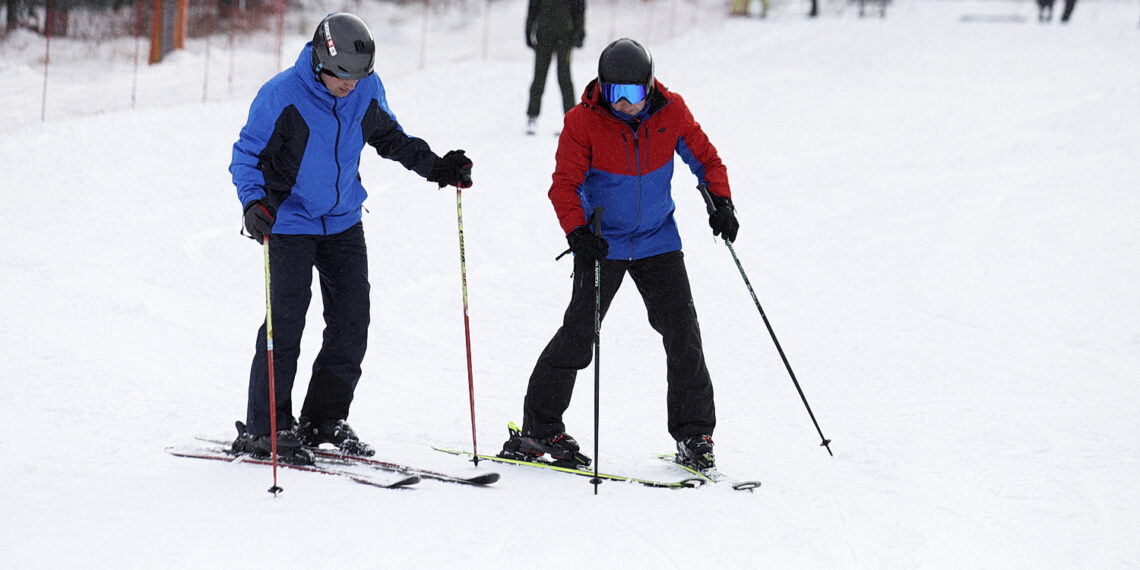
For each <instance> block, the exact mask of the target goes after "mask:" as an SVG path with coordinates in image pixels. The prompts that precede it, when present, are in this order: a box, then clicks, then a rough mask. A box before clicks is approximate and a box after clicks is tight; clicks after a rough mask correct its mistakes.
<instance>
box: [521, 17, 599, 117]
mask: <svg viewBox="0 0 1140 570" xmlns="http://www.w3.org/2000/svg"><path fill="white" fill-rule="evenodd" d="M585 38H586V0H530V5H529V6H528V7H527V11H526V45H527V47H529V48H531V49H533V50H534V80H533V81H532V82H531V84H530V103H529V104H528V105H527V108H526V116H527V134H534V127H535V122H536V120H537V119H538V113H539V111H540V110H541V109H542V92H543V91H544V90H545V89H546V75H547V72H548V71H549V70H550V58H552V57H554V58H557V60H558V86H559V87H560V88H561V89H562V112H563V113H565V112H566V111H569V110H570V108H571V107H573V106H574V103H575V101H574V85H573V82H572V80H571V77H570V53H571V50H572V49H573V48H575V47H582V42H583V40H585Z"/></svg>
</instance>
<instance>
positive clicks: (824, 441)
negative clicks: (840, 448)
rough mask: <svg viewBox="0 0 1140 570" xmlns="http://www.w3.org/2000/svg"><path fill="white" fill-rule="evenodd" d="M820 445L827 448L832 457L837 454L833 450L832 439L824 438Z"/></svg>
mask: <svg viewBox="0 0 1140 570" xmlns="http://www.w3.org/2000/svg"><path fill="white" fill-rule="evenodd" d="M819 446H820V447H824V448H827V454H828V455H830V456H832V457H835V454H834V453H832V452H831V440H830V439H825V440H823V443H821V444H819Z"/></svg>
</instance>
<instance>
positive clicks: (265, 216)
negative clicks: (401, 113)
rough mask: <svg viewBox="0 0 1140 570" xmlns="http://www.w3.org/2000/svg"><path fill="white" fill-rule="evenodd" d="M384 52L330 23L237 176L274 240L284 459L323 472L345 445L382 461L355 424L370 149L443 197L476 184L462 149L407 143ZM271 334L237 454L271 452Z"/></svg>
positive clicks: (337, 20)
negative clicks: (379, 70)
mask: <svg viewBox="0 0 1140 570" xmlns="http://www.w3.org/2000/svg"><path fill="white" fill-rule="evenodd" d="M375 50H376V44H375V41H374V40H373V37H372V32H371V31H369V29H368V26H367V25H365V23H364V22H363V21H361V20H360V18H357V17H356V16H353V15H352V14H346V13H333V14H329V15H328V16H326V17H325V18H324V19H323V20H322V21H321V22H320V24H319V25H318V26H317V30H316V32H315V33H314V35H313V41H312V42H311V43H309V44H306V45H305V47H304V48H303V49H302V50H301V53H300V56H299V57H298V58H297V61H296V63H295V64H294V65H293V67H291V68H289V69H286V70H285V71H282V72H281V73H279V74H277V76H275V77H273V78H272V79H270V80H269V81H268V82H267V83H266V84H265V85H264V86H262V88H261V90H260V91H259V92H258V93H257V96H256V97H255V98H254V100H253V103H252V104H251V106H250V110H249V118H248V120H247V122H246V124H245V126H244V127H243V128H242V130H241V134H240V135H239V138H238V140H237V142H236V143H234V146H233V159H232V162H231V164H230V172H231V173H232V175H233V182H234V185H235V186H236V187H237V195H238V199H239V200H241V203H242V207H243V208H244V210H243V211H244V229H245V231H246V232H247V233H248V235H249V237H252V238H253V239H255V240H257V241H259V242H263V240H264V239H267V238H269V236H270V235H272V239H269V246H268V247H269V266H270V267H269V272H270V275H271V279H270V282H271V285H272V288H271V294H270V295H271V302H270V307H271V310H272V318H273V329H274V333H275V334H274V345H275V346H274V347H273V348H274V350H273V353H274V364H275V378H274V379H275V387H276V403H277V406H276V407H277V410H276V417H277V429H278V432H277V451H278V454H279V455H280V456H281V457H282V458H283V459H285V460H287V461H291V462H295V463H311V462H312V458H313V456H312V453H311V452H310V451H308V450H307V449H305V447H306V446H308V447H316V446H318V445H320V444H322V443H332V444H334V445H336V446H337V447H339V448H340V449H341V450H342V451H344V452H346V453H352V454H357V455H372V454H373V453H374V451H373V449H372V447H371V446H369V445H368V444H366V443H363V442H361V441H360V439H359V437H357V435H356V434H355V432H354V431H353V430H352V428H351V427H349V425H348V423H347V422H346V420H347V418H348V411H349V406H350V404H351V403H352V398H353V393H354V392H355V389H356V384H357V381H358V380H359V379H360V375H361V370H360V364H361V362H362V361H363V359H364V353H365V349H366V345H367V338H368V324H369V284H368V258H367V251H366V246H365V240H364V226H363V224H362V222H361V208H362V204H363V202H364V199H365V198H366V197H367V193H366V192H365V190H364V186H363V185H362V184H361V181H360V175H359V173H358V171H357V170H358V167H359V164H360V155H361V152H362V151H363V149H364V145H365V144H368V145H371V146H372V147H374V148H375V149H376V151H377V153H378V154H379V155H380V156H382V157H384V158H387V159H391V160H395V161H397V162H399V163H400V164H402V165H403V166H404V167H405V168H407V169H409V170H412V171H414V172H415V173H416V174H419V175H420V176H423V177H424V178H426V179H427V180H428V181H430V182H435V183H438V184H439V186H440V187H442V186H445V185H454V186H457V187H460V188H467V187H470V186H471V160H470V159H468V158H467V156H466V154H465V153H464V151H462V150H454V151H451V152H448V153H447V154H445V155H444V156H443V157H439V156H437V155H436V154H435V153H434V152H432V150H431V148H430V147H429V146H428V144H427V143H426V142H424V141H423V140H421V139H418V138H416V137H413V136H410V135H408V134H407V133H405V132H404V129H403V127H401V126H400V123H399V122H397V120H396V116H395V115H394V114H393V113H392V110H391V109H390V108H389V107H388V101H387V97H386V95H385V91H384V85H383V84H382V83H381V81H380V78H379V77H377V75H376V74H375V73H373V71H372V68H373V61H374V59H375ZM314 267H315V268H316V270H317V273H318V275H319V277H320V284H321V298H322V302H323V304H324V320H325V329H324V340H323V344H322V346H321V349H320V352H319V353H318V354H317V356H316V359H315V360H314V362H313V374H312V378H311V380H310V381H309V386H308V392H307V395H306V397H305V401H304V405H303V406H302V408H301V415H300V418H299V422H298V421H295V420H294V418H293V415H292V411H293V409H292V397H291V393H292V387H293V380H294V377H295V375H296V372H297V358H298V356H299V354H300V348H301V333H302V331H303V329H304V327H305V314H306V312H307V311H308V308H309V301H310V299H311V297H312V294H311V288H312V275H313V268H314ZM266 348H267V347H266V325H265V324H264V323H263V324H262V326H261V329H260V330H259V331H258V333H257V344H256V350H255V355H254V359H253V365H252V367H251V370H250V376H249V399H248V403H247V410H246V422H245V424H244V425H242V424H241V423H240V422H239V425H238V437H237V439H236V440H235V441H234V445H233V448H234V451H237V452H246V453H251V454H254V455H266V454H268V453H269V452H270V449H271V438H270V435H269V434H270V409H269V382H268V370H267V368H268V367H267V359H266Z"/></svg>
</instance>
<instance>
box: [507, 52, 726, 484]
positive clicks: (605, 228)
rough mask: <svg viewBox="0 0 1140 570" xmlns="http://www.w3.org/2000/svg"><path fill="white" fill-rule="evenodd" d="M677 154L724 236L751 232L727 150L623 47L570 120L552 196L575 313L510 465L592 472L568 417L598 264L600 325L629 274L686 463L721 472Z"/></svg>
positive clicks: (530, 388)
mask: <svg viewBox="0 0 1140 570" xmlns="http://www.w3.org/2000/svg"><path fill="white" fill-rule="evenodd" d="M674 153H676V154H679V155H680V156H681V158H682V159H683V160H684V161H685V163H686V164H687V165H688V166H689V169H690V170H691V171H692V172H693V174H694V175H696V178H697V181H698V183H699V184H703V185H706V186H707V188H708V190H709V192H710V194H711V197H712V200H713V203H714V204H715V205H716V211H715V212H714V213H713V214H712V215H711V216H710V218H709V225H710V226H711V227H712V229H713V234H714V235H720V236H723V238H724V239H725V240H726V241H729V242H732V241H734V240H735V239H736V234H737V231H738V230H739V228H740V225H739V223H737V221H736V214H735V209H734V208H733V204H732V198H731V192H730V190H729V185H728V171H727V170H726V169H725V166H724V164H723V163H722V162H721V160H720V156H719V155H718V153H717V151H716V148H715V147H713V145H712V143H711V142H709V139H708V137H707V136H706V135H705V133H704V130H703V129H701V126H700V125H699V124H698V123H697V122H696V120H695V119H694V118H693V115H692V113H690V112H689V108H688V106H687V105H685V101H684V100H683V99H682V98H681V96H680V95H678V94H677V93H674V92H672V91H670V90H668V89H667V88H666V87H665V86H664V85H662V84H661V82H659V81H657V79H656V78H654V76H653V58H652V57H651V56H650V54H649V51H648V50H646V49H645V47H644V46H642V45H641V44H639V43H638V42H636V41H634V40H631V39H628V38H622V39H620V40H617V41H615V42H613V43H611V44H610V45H609V47H607V48H606V49H605V50H603V51H602V54H601V57H600V58H599V62H598V78H597V79H596V80H594V81H592V82H590V84H589V85H587V86H586V91H585V93H584V94H583V95H582V104H581V105H578V106H576V107H574V108H573V109H571V110H570V112H569V113H567V114H566V120H565V127H564V128H563V130H562V134H561V136H560V138H559V139H558V150H557V151H556V154H555V163H556V164H555V168H554V175H553V183H552V184H551V186H550V191H549V193H548V195H549V197H550V201H551V202H552V203H553V205H554V210H555V213H556V214H557V216H558V221H559V224H560V225H561V226H562V230H563V231H564V232H565V233H566V240H567V242H568V243H569V244H570V249H571V250H572V251H573V252H574V280H573V281H574V283H573V292H572V294H571V297H570V305H569V307H567V309H566V313H565V316H564V317H563V321H562V327H561V328H559V329H558V332H557V333H555V335H554V337H553V338H552V339H551V340H550V342H549V343H548V344H547V345H546V348H545V349H544V350H543V351H542V354H541V355H540V356H539V357H538V362H537V363H535V366H534V370H533V372H531V375H530V380H529V383H528V385H527V393H526V398H525V399H524V401H523V425H522V428H521V429H518V428H517V427H516V426H514V425H513V424H512V425H511V426H510V428H509V429H510V438H509V439H508V440H507V442H506V443H505V444H504V445H503V451H502V452H501V453H500V456H502V457H507V458H513V459H523V460H535V459H537V458H539V457H541V456H543V455H545V454H549V455H550V456H551V458H552V459H553V460H554V461H555V462H556V463H560V464H564V465H573V466H585V465H588V464H589V463H590V458H589V457H586V456H585V455H583V454H582V453H581V451H580V449H579V446H578V443H577V441H576V440H575V439H574V438H573V437H571V436H570V435H568V434H567V433H566V425H565V424H564V423H563V421H562V414H563V412H565V411H566V409H567V408H568V407H569V405H570V398H571V396H572V394H573V390H574V380H575V377H576V375H577V372H578V371H579V370H581V369H583V368H585V367H586V366H588V365H589V364H590V360H591V357H592V345H593V339H594V310H595V307H594V302H595V297H594V295H595V287H594V264H595V261H596V262H598V264H599V265H600V267H601V303H600V305H599V306H598V308H597V310H598V311H599V314H600V316H601V317H603V318H604V317H605V314H606V311H607V309H608V308H609V306H610V301H612V300H613V298H614V295H615V294H616V293H617V291H618V287H619V286H621V282H622V280H623V278H624V277H625V275H626V274H628V275H629V276H630V278H631V279H633V282H634V285H636V286H637V290H638V292H639V293H640V294H641V298H642V300H643V301H644V302H645V308H646V310H647V312H648V315H649V324H650V326H652V327H653V329H654V330H656V331H657V332H658V333H659V334H660V335H661V339H662V341H663V344H664V346H665V357H666V367H667V374H666V380H667V381H668V391H667V397H666V410H667V413H668V428H669V434H670V435H671V436H672V437H673V439H674V440H675V441H676V442H677V461H678V462H680V463H683V464H684V465H687V466H689V467H692V468H694V469H698V470H707V469H710V468H713V467H715V458H714V455H713V442H712V433H713V428H714V427H715V426H716V415H715V411H714V405H713V387H712V381H711V380H710V379H709V371H708V368H706V366H705V357H704V349H703V347H702V345H701V332H700V327H699V325H698V323H697V312H696V309H695V308H694V306H693V296H692V292H691V290H690V288H689V277H688V274H687V273H686V271H685V261H684V256H683V254H682V253H681V236H680V234H679V233H678V231H677V223H676V221H675V220H674V219H673V211H674V209H675V204H674V202H673V196H672V190H671V186H670V181H671V180H672V178H673V155H674ZM599 207H600V208H601V214H600V216H601V220H600V227H601V232H600V235H598V234H595V233H593V232H592V231H591V230H590V226H591V223H592V222H597V221H598V220H596V219H595V220H591V219H589V218H588V217H587V212H593V211H594V209H595V208H599Z"/></svg>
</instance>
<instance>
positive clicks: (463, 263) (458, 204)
mask: <svg viewBox="0 0 1140 570" xmlns="http://www.w3.org/2000/svg"><path fill="white" fill-rule="evenodd" d="M455 210H456V213H457V215H458V219H459V272H460V276H461V278H462V281H463V335H464V337H465V338H466V340H467V393H468V394H469V398H470V401H471V454H472V458H473V459H472V461H474V462H475V465H479V444H478V442H477V440H476V437H475V374H474V372H473V371H472V369H471V319H470V318H469V317H468V316H467V256H466V254H465V253H464V250H463V190H462V189H460V188H459V187H458V186H456V187H455Z"/></svg>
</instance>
